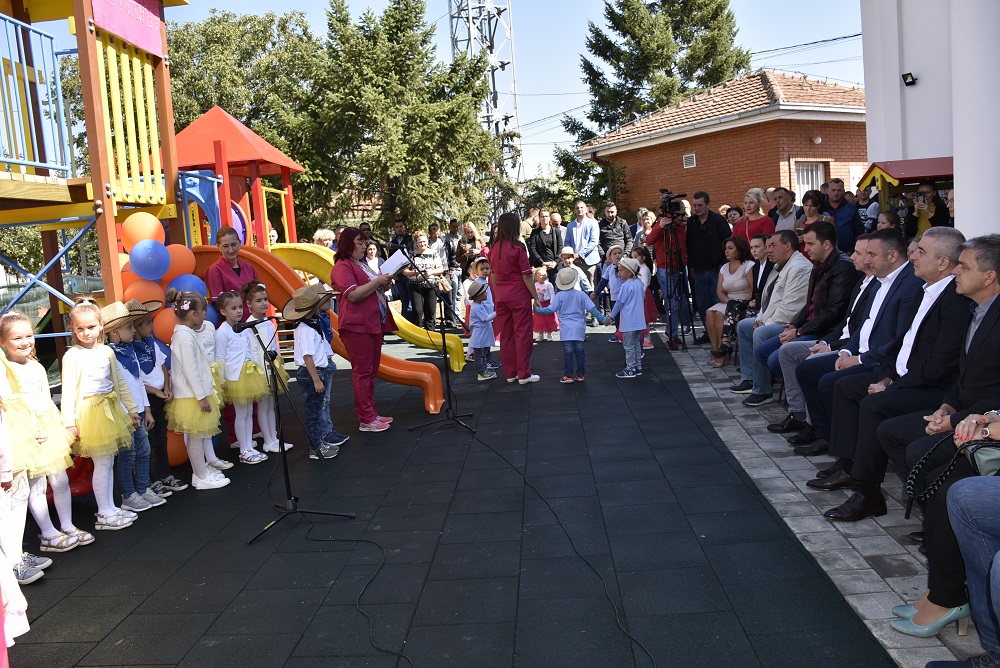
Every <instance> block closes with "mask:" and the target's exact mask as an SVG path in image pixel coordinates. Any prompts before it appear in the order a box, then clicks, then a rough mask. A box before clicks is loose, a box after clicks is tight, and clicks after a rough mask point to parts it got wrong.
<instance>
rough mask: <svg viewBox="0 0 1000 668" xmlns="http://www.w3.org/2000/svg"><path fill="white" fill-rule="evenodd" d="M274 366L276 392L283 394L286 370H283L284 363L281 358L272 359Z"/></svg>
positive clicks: (286, 375)
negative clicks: (276, 384)
mask: <svg viewBox="0 0 1000 668" xmlns="http://www.w3.org/2000/svg"><path fill="white" fill-rule="evenodd" d="M274 368H276V369H277V370H278V394H284V393H285V388H287V387H288V381H289V378H288V372H287V371H285V363H284V362H282V361H281V358H280V357H279V358H278V359H276V360H274Z"/></svg>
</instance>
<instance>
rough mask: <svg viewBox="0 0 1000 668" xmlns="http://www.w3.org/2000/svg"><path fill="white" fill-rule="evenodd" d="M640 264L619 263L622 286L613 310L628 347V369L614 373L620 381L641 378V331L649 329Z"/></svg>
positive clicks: (626, 354) (626, 355)
mask: <svg viewBox="0 0 1000 668" xmlns="http://www.w3.org/2000/svg"><path fill="white" fill-rule="evenodd" d="M638 276H639V262H638V261H636V260H633V259H632V258H630V257H628V258H623V259H621V260H620V261H619V262H618V278H619V279H620V280H621V287H620V288H619V289H618V299H617V301H616V302H615V305H614V308H612V309H611V317H612V318H614V317H618V318H619V321H618V329H619V330H620V331H621V333H622V336H623V343H624V347H625V368H624V369H622V370H621V371H619V372H618V373H616V374H615V376H616V377H618V378H635V377H636V376H641V375H642V331H643V330H644V329H646V316H645V310H644V308H643V307H644V303H645V298H646V295H645V288H644V287H643V285H642V281H641V280H639V278H638Z"/></svg>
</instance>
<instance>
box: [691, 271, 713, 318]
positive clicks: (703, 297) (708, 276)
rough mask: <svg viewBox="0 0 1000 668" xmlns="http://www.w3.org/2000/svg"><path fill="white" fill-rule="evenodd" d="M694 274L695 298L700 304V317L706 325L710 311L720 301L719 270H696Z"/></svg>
mask: <svg viewBox="0 0 1000 668" xmlns="http://www.w3.org/2000/svg"><path fill="white" fill-rule="evenodd" d="M693 273H694V298H695V301H697V302H698V315H699V316H700V317H701V322H702V324H704V323H705V314H706V313H708V309H709V308H711V307H712V306H714V305H715V303H716V302H717V301H719V270H718V269H695V270H694V271H693Z"/></svg>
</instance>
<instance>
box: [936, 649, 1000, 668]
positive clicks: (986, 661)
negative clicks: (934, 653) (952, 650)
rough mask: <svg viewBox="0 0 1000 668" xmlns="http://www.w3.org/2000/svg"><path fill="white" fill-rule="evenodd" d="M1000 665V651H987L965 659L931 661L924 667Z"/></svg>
mask: <svg viewBox="0 0 1000 668" xmlns="http://www.w3.org/2000/svg"><path fill="white" fill-rule="evenodd" d="M997 666H1000V653H997V652H986V654H980V655H979V656H973V657H970V658H968V659H966V660H965V661H931V662H930V663H928V664H927V665H926V666H924V668H996V667H997Z"/></svg>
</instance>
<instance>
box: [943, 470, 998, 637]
mask: <svg viewBox="0 0 1000 668" xmlns="http://www.w3.org/2000/svg"><path fill="white" fill-rule="evenodd" d="M997 499H1000V478H997V477H996V476H977V477H974V478H965V479H964V480H959V481H958V482H956V483H955V484H954V485H952V487H951V489H949V490H948V517H949V518H950V519H951V528H952V529H953V530H954V532H955V538H956V539H958V546H959V548H961V550H962V557H963V558H964V560H965V574H966V587H967V588H968V590H969V603H970V604H971V606H972V621H973V622H975V623H976V629H977V630H978V631H979V642H980V643H981V644H982V646H983V649H985V650H987V651H990V652H1000V619H998V617H1000V611H998V609H997V608H998V605H1000V555H998V554H997V553H998V552H1000V512H998V511H1000V504H998V503H997Z"/></svg>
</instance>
